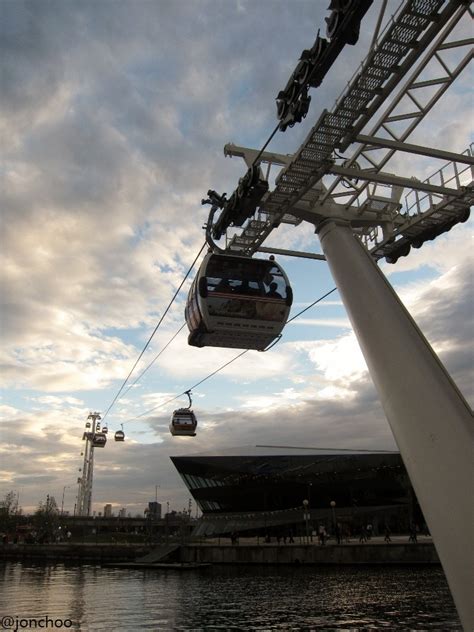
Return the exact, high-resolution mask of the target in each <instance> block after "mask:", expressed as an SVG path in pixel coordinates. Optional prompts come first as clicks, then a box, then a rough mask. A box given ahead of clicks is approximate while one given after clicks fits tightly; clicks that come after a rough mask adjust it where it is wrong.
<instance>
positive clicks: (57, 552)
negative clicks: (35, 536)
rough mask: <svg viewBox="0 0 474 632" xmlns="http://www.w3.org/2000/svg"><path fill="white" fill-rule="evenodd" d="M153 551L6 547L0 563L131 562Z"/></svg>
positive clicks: (0, 549) (71, 545)
mask: <svg viewBox="0 0 474 632" xmlns="http://www.w3.org/2000/svg"><path fill="white" fill-rule="evenodd" d="M152 549H153V547H152V546H149V545H143V544H94V543H93V544H91V543H87V544H83V543H78V544H74V543H60V544H7V545H4V546H3V547H0V560H31V561H38V562H88V563H95V562H122V561H131V562H133V561H134V560H135V559H136V558H137V557H141V556H143V555H146V554H147V553H149V552H150V551H151V550H152Z"/></svg>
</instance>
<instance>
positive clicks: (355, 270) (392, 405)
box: [318, 220, 474, 632]
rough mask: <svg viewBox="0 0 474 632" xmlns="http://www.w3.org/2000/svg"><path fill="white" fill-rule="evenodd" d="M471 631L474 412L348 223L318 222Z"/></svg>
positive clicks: (467, 630) (473, 618) (464, 622)
mask: <svg viewBox="0 0 474 632" xmlns="http://www.w3.org/2000/svg"><path fill="white" fill-rule="evenodd" d="M318 234H319V238H320V240H321V245H322V249H323V252H324V254H325V256H326V260H327V262H328V264H329V267H330V269H331V273H332V275H333V278H334V280H335V282H336V285H337V288H338V290H339V293H340V295H341V298H342V301H343V303H344V306H345V308H346V310H347V313H348V316H349V318H350V320H351V323H352V326H353V329H354V332H355V334H356V336H357V339H358V341H359V345H360V347H361V350H362V352H363V354H364V357H365V360H366V362H367V366H368V368H369V371H370V375H371V377H372V380H373V382H374V384H375V387H376V389H377V391H378V393H379V396H380V400H381V402H382V406H383V408H384V411H385V414H386V416H387V419H388V422H389V424H390V426H391V429H392V432H393V434H394V437H395V440H396V442H397V444H398V447H399V449H400V453H401V456H402V458H403V461H404V463H405V466H406V469H407V471H408V474H409V476H410V480H411V483H412V485H413V488H414V489H415V492H416V495H417V498H418V501H419V503H420V506H421V508H422V510H423V514H424V516H425V518H426V521H427V524H428V526H429V529H430V532H431V534H432V536H433V540H434V543H435V546H436V550H437V552H438V555H439V558H440V561H441V564H442V566H443V569H444V572H445V574H446V578H447V580H448V584H449V586H450V589H451V592H452V595H453V598H454V602H455V604H456V607H457V610H458V613H459V616H460V619H461V622H462V625H463V628H464V630H465V632H472V630H473V629H474V612H473V610H474V608H473V600H472V595H473V594H474V591H473V572H474V571H473V565H472V551H473V546H472V545H473V520H472V517H473V510H472V494H471V489H472V481H473V473H474V472H473V469H474V468H473V461H472V456H473V417H472V411H471V410H470V408H469V406H468V405H467V403H466V401H465V400H464V398H463V397H462V395H461V393H460V392H459V390H458V389H457V387H456V385H455V384H454V382H453V381H452V379H451V377H450V376H449V374H448V373H447V371H446V369H445V368H444V367H443V365H442V364H441V362H440V360H439V358H438V357H437V355H436V354H435V353H434V351H433V349H432V348H431V346H430V345H429V343H428V342H427V340H426V339H425V337H424V336H423V334H422V333H421V331H420V330H419V329H418V327H417V325H416V323H415V322H414V321H413V319H412V318H411V316H410V314H409V313H408V311H407V310H406V309H405V307H404V306H403V304H402V303H401V301H400V299H399V298H398V296H397V294H396V293H395V291H394V290H393V288H392V287H391V285H390V284H389V283H388V281H387V279H386V278H385V276H384V275H383V273H382V272H381V270H380V269H379V268H378V266H377V265H376V264H375V262H374V261H373V259H372V258H371V257H370V255H369V254H368V253H367V251H366V250H365V249H364V247H363V246H362V244H361V243H360V242H359V240H358V239H357V238H356V237H355V236H354V235H353V233H352V230H351V228H350V226H349V224H348V223H347V222H344V221H342V220H341V221H339V220H327V221H325V222H323V223H322V224H321V225H320V226H319V227H318Z"/></svg>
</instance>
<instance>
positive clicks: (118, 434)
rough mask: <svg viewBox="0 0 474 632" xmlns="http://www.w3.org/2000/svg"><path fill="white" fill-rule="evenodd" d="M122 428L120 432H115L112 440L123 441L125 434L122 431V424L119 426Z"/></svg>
mask: <svg viewBox="0 0 474 632" xmlns="http://www.w3.org/2000/svg"><path fill="white" fill-rule="evenodd" d="M120 425H121V426H122V430H117V432H116V433H115V435H114V439H115V441H125V432H124V431H123V424H120Z"/></svg>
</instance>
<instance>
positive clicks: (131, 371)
mask: <svg viewBox="0 0 474 632" xmlns="http://www.w3.org/2000/svg"><path fill="white" fill-rule="evenodd" d="M205 247H206V242H204V243H203V245H202V246H201V249H200V250H199V252H198V254H197V255H196V257H195V258H194V261H193V262H192V264H191V266H190V268H189V269H188V271H187V272H186V274H185V276H184V279H183V280H182V281H181V283H180V284H179V287H178V289H177V290H176V292H175V293H174V295H173V298H172V299H171V301H170V302H169V304H168V307H167V308H166V309H165V311H164V312H163V314H162V316H161V318H160V320H159V321H158V324H157V325H156V327H155V329H154V330H153V333H152V334H151V336H150V337H149V338H148V341H147V343H146V344H145V346H144V347H143V349H142V351H141V353H140V355H139V356H138V358H137V359H136V361H135V364H134V365H133V366H132V368H131V369H130V372H129V374H128V375H127V377H126V378H125V380H124V382H123V384H122V386H121V387H120V389H119V390H118V393H117V394H116V395H115V397H114V399H113V400H112V403H111V404H110V406H109V407H108V408H107V410H106V412H105V414H104V415H103V417H102V420H104V419H105V418H106V417H107V415H108V413H109V412H110V410H111V408H112V406H113V405H114V404H115V402H116V401H117V400H118V399H119V397H120V394H121V392H122V391H123V389H124V387H125V385H126V383H127V382H128V380H129V378H130V376H131V375H132V373H133V371H134V370H135V368H136V366H137V364H138V363H139V362H140V360H141V358H142V356H143V354H144V353H145V351H146V350H147V348H148V345H149V344H150V342H151V341H152V339H153V336H154V335H155V334H156V332H157V331H158V328H159V326H160V325H161V323H162V322H163V319H164V318H165V316H166V314H167V313H168V311H169V309H170V307H171V305H172V304H173V303H174V301H175V299H176V297H177V296H178V294H179V292H180V290H181V288H182V287H183V285H184V282H185V281H186V279H187V278H188V276H189V275H190V273H191V270H192V269H193V268H194V265H195V263H196V261H197V260H198V259H199V257H200V256H201V253H202V251H203V250H204V248H205Z"/></svg>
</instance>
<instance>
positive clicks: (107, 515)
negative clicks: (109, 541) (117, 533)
mask: <svg viewBox="0 0 474 632" xmlns="http://www.w3.org/2000/svg"><path fill="white" fill-rule="evenodd" d="M111 517H112V505H110V504H107V505H105V506H104V518H111Z"/></svg>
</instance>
